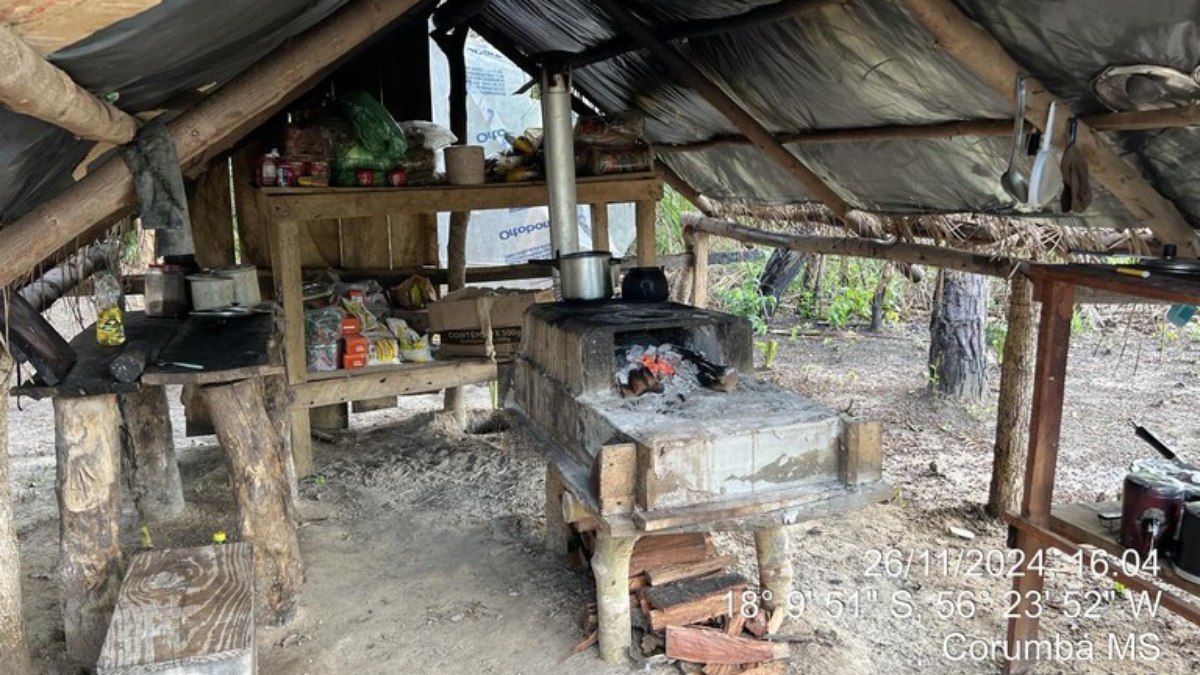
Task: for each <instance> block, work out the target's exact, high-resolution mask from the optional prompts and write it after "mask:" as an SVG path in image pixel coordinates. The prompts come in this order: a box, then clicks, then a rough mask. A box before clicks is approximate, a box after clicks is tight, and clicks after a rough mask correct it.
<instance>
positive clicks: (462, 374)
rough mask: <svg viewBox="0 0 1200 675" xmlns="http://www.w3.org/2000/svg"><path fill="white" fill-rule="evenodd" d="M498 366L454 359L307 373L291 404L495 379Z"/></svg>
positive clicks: (295, 388)
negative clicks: (305, 379) (306, 378)
mask: <svg viewBox="0 0 1200 675" xmlns="http://www.w3.org/2000/svg"><path fill="white" fill-rule="evenodd" d="M497 369H498V366H497V364H496V362H494V361H491V360H489V359H484V358H478V359H454V360H446V361H430V362H429V363H401V364H398V365H390V366H371V367H368V368H361V369H356V370H333V371H326V372H317V373H308V374H307V377H308V380H307V381H306V382H300V383H297V384H293V385H292V392H293V395H294V396H293V401H292V405H291V407H292V408H313V407H316V406H321V405H330V404H333V403H346V402H349V401H359V400H362V399H367V398H376V397H379V396H399V395H402V394H423V393H429V392H434V391H440V390H442V389H448V388H452V387H461V386H463V385H467V384H482V383H484V382H490V381H492V380H494V379H496V374H497Z"/></svg>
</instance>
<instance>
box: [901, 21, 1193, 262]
mask: <svg viewBox="0 0 1200 675" xmlns="http://www.w3.org/2000/svg"><path fill="white" fill-rule="evenodd" d="M900 4H901V5H903V6H904V7H905V9H907V10H908V13H909V14H910V15H911V16H912V18H913V19H915V20H916V21H917V23H918V24H920V25H921V26H923V27H924V28H925V30H927V31H928V32H929V33H930V35H932V36H933V39H934V40H935V41H936V44H937V47H938V48H939V49H941V50H942V51H943V52H945V53H946V54H948V55H949V56H951V57H952V58H954V59H956V60H957V61H958V62H959V63H961V64H962V65H964V66H966V68H967V69H968V70H970V71H971V72H972V73H974V74H975V75H976V76H977V77H978V78H979V79H980V80H982V81H983V82H985V83H987V84H988V85H989V86H991V88H992V89H993V90H994V91H995V92H996V93H997V94H1000V95H1003V96H1005V97H1008V100H1010V101H1012V100H1013V98H1012V97H1013V96H1014V95H1015V94H1014V91H1013V83H1014V82H1015V81H1016V79H1017V77H1018V76H1019V75H1025V83H1026V90H1027V92H1028V93H1027V96H1026V109H1025V110H1024V111H1023V112H1024V115H1025V117H1026V119H1029V120H1030V121H1031V122H1032V123H1033V124H1034V125H1036V126H1037V127H1038V128H1039V129H1042V130H1045V126H1046V118H1047V116H1048V115H1047V113H1048V111H1049V108H1050V104H1051V102H1054V101H1057V103H1058V105H1059V106H1060V107H1062V108H1063V109H1069V106H1067V105H1066V103H1065V102H1064V101H1058V100H1057V99H1056V97H1055V96H1054V95H1053V94H1052V93H1050V90H1049V89H1048V88H1047V87H1046V86H1045V85H1044V84H1042V83H1041V82H1039V81H1038V80H1037V79H1036V78H1033V77H1031V76H1029V75H1028V74H1026V72H1025V70H1024V69H1023V68H1022V67H1021V65H1020V64H1018V63H1017V62H1016V61H1015V60H1014V59H1013V58H1012V57H1011V56H1010V55H1009V54H1008V52H1007V51H1005V49H1004V46H1003V45H1001V44H1000V42H999V41H998V40H996V38H995V37H993V36H992V35H991V34H990V33H988V32H987V31H986V30H984V29H983V28H982V27H981V26H979V25H978V24H977V23H975V22H973V21H972V20H971V19H970V18H969V17H967V15H965V14H963V12H962V11H961V10H960V9H959V8H958V7H957V6H955V4H954V3H953V2H952V1H951V0H900ZM1066 117H1067V116H1065V115H1064V116H1061V118H1060V131H1061V130H1063V129H1065V128H1066V122H1067V120H1066V119H1065V118H1066ZM1076 132H1077V133H1076V139H1075V146H1076V147H1077V148H1079V149H1080V151H1081V152H1082V153H1083V157H1084V159H1085V160H1087V165H1088V168H1089V170H1090V171H1091V176H1092V179H1093V180H1094V181H1096V182H1097V183H1099V184H1100V185H1103V186H1104V187H1105V189H1107V190H1108V191H1109V192H1110V193H1112V195H1113V197H1115V198H1116V200H1117V201H1118V202H1120V203H1121V205H1122V206H1124V207H1125V210H1126V211H1128V212H1129V214H1130V215H1131V216H1132V217H1133V220H1134V221H1135V222H1138V223H1139V224H1141V225H1143V226H1145V227H1148V228H1150V229H1151V230H1152V231H1153V232H1154V233H1155V234H1157V235H1158V237H1159V238H1160V239H1162V240H1163V242H1164V243H1167V244H1175V245H1177V246H1178V247H1179V253H1180V255H1184V256H1192V257H1195V256H1197V255H1200V237H1197V235H1196V231H1195V230H1194V229H1193V228H1192V226H1191V225H1190V224H1188V222H1187V220H1185V219H1184V217H1183V215H1182V214H1180V212H1179V209H1178V208H1176V206H1175V204H1174V203H1172V202H1171V200H1169V199H1167V198H1165V197H1163V196H1162V195H1161V194H1159V193H1158V192H1157V191H1156V190H1155V189H1154V187H1152V186H1151V185H1150V184H1149V183H1147V182H1146V179H1145V178H1143V177H1142V175H1141V173H1139V171H1138V169H1137V168H1135V167H1134V166H1132V165H1131V164H1129V163H1128V162H1126V161H1125V160H1124V159H1122V158H1121V156H1120V155H1119V154H1117V152H1116V151H1115V150H1113V148H1112V147H1110V146H1109V145H1108V143H1107V141H1105V140H1104V139H1102V138H1100V136H1099V135H1097V134H1096V133H1095V132H1094V131H1093V130H1092V128H1091V127H1090V126H1088V125H1087V123H1085V122H1082V121H1081V122H1080V123H1079V124H1078V126H1077V129H1076ZM1055 135H1057V134H1055Z"/></svg>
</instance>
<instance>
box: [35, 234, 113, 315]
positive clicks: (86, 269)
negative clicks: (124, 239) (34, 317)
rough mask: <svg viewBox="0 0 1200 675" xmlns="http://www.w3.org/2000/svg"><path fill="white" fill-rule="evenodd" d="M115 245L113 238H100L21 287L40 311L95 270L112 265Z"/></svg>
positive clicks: (48, 306) (44, 309) (68, 291)
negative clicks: (113, 246) (102, 240)
mask: <svg viewBox="0 0 1200 675" xmlns="http://www.w3.org/2000/svg"><path fill="white" fill-rule="evenodd" d="M111 253H112V246H111V245H110V243H109V242H107V241H104V242H98V243H95V244H92V245H91V246H88V247H87V248H84V249H82V250H80V251H79V252H78V253H76V254H75V255H73V256H71V257H70V258H68V259H67V260H65V261H63V262H62V263H60V264H58V265H57V266H55V267H54V268H52V269H51V270H49V271H48V272H46V273H45V274H43V275H42V276H41V277H40V278H38V279H35V280H34V281H31V282H29V283H28V284H26V285H25V286H23V287H22V288H21V290H20V291H18V292H19V293H20V294H21V297H22V298H25V299H26V300H27V301H29V304H30V305H32V306H33V308H34V309H36V310H37V311H39V312H44V311H46V310H47V309H50V306H51V305H53V304H54V301H55V300H58V299H59V298H61V297H63V296H64V295H66V294H68V293H70V292H71V291H72V290H74V289H75V287H77V286H78V285H79V284H80V283H82V282H83V280H84V279H87V278H89V277H91V276H92V274H93V273H95V272H98V271H100V270H105V269H108V259H109V255H110V254H111Z"/></svg>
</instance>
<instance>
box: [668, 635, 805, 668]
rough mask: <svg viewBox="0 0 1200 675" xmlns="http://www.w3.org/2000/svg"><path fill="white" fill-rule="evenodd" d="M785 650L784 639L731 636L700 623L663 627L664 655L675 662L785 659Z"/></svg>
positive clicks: (724, 662)
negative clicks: (768, 639)
mask: <svg viewBox="0 0 1200 675" xmlns="http://www.w3.org/2000/svg"><path fill="white" fill-rule="evenodd" d="M789 653H790V650H789V648H788V644H787V643H786V642H767V641H765V640H755V639H753V638H745V637H735V636H733V635H726V634H725V633H723V632H721V631H719V630H717V629H716V628H705V627H703V626H669V627H668V628H667V658H672V659H677V660H679V661H691V662H693V663H721V664H731V665H738V664H742V663H758V662H760V661H775V660H777V659H786V658H787V657H788V655H789Z"/></svg>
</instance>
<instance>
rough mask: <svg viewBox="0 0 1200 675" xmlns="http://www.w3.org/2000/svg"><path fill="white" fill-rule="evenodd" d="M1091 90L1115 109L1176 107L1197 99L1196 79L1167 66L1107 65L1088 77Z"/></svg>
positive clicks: (1199, 98) (1199, 96) (1199, 86)
mask: <svg viewBox="0 0 1200 675" xmlns="http://www.w3.org/2000/svg"><path fill="white" fill-rule="evenodd" d="M1197 70H1200V68H1198V69H1197ZM1092 91H1093V92H1095V94H1096V98H1098V99H1100V102H1101V103H1103V104H1104V105H1106V106H1108V107H1109V108H1110V109H1112V110H1115V111H1117V112H1121V111H1126V110H1161V109H1164V108H1177V107H1180V106H1185V105H1191V104H1193V103H1195V102H1196V101H1200V82H1197V81H1196V79H1195V78H1194V77H1193V75H1192V74H1189V73H1181V72H1179V71H1178V70H1175V69H1174V68H1168V67H1167V66H1156V65H1137V66H1111V67H1109V68H1105V69H1104V72H1102V73H1100V74H1099V75H1097V76H1096V79H1094V80H1092Z"/></svg>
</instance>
